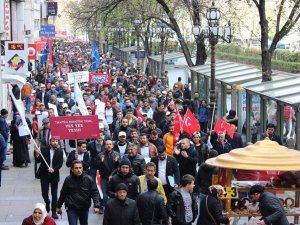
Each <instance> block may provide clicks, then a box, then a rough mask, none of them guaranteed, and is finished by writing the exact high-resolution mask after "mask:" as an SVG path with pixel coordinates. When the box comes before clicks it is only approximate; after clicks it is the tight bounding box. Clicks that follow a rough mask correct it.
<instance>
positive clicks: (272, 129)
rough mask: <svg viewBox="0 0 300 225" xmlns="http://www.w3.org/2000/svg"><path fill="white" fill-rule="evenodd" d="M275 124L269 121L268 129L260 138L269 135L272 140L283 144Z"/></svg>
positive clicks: (262, 138)
mask: <svg viewBox="0 0 300 225" xmlns="http://www.w3.org/2000/svg"><path fill="white" fill-rule="evenodd" d="M275 128H276V127H275V125H274V124H273V123H269V124H268V125H267V130H266V132H265V133H263V134H261V137H260V139H261V140H264V139H265V138H266V137H268V138H269V139H270V140H271V141H276V142H277V143H278V144H280V145H282V142H281V138H280V137H279V136H278V135H277V134H275Z"/></svg>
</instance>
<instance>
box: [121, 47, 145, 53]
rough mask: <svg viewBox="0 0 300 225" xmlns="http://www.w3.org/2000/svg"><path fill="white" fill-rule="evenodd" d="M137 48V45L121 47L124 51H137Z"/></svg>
mask: <svg viewBox="0 0 300 225" xmlns="http://www.w3.org/2000/svg"><path fill="white" fill-rule="evenodd" d="M136 50H137V48H136V46H130V47H125V48H120V51H122V52H135V51H136ZM141 51H142V50H141Z"/></svg>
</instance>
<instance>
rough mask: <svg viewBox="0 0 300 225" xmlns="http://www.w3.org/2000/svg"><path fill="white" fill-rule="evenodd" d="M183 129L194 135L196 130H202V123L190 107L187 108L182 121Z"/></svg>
mask: <svg viewBox="0 0 300 225" xmlns="http://www.w3.org/2000/svg"><path fill="white" fill-rule="evenodd" d="M182 130H184V131H185V132H187V133H188V134H189V135H192V134H193V133H194V132H196V131H200V125H199V122H198V120H197V119H196V117H195V116H194V114H193V113H192V111H191V110H190V109H187V111H186V114H185V116H184V118H183V122H182Z"/></svg>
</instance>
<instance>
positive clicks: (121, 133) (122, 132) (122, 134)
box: [118, 131, 126, 137]
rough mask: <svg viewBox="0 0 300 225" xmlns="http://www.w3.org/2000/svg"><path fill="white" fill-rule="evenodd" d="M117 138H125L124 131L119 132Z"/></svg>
mask: <svg viewBox="0 0 300 225" xmlns="http://www.w3.org/2000/svg"><path fill="white" fill-rule="evenodd" d="M118 136H119V137H121V136H125V137H126V133H125V132H124V131H121V132H119V135H118Z"/></svg>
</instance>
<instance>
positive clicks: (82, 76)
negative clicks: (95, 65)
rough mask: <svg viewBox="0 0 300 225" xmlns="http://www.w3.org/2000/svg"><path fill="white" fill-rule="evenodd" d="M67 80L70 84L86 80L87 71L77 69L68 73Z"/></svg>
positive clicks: (87, 77)
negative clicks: (77, 70)
mask: <svg viewBox="0 0 300 225" xmlns="http://www.w3.org/2000/svg"><path fill="white" fill-rule="evenodd" d="M68 80H69V82H70V84H74V83H75V81H77V83H82V82H88V81H89V71H79V72H73V73H68Z"/></svg>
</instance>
